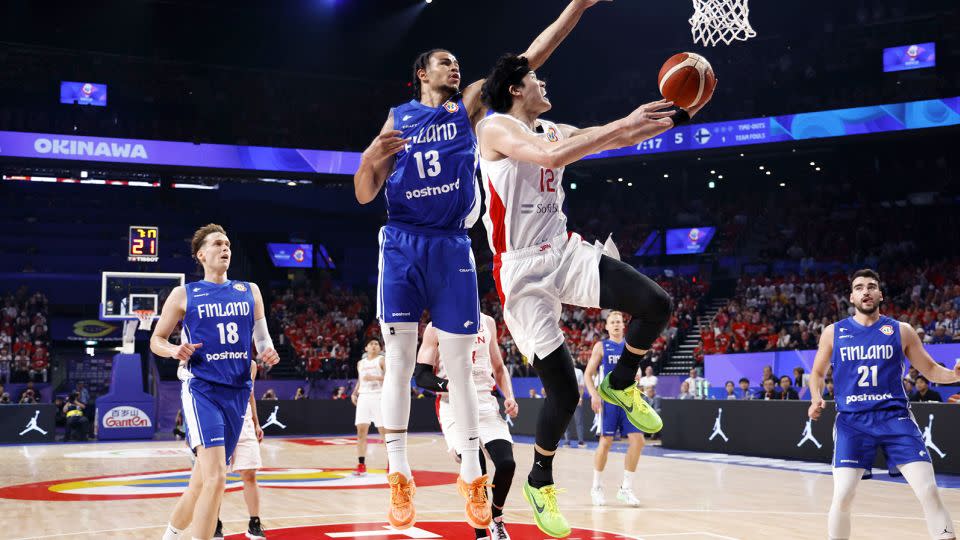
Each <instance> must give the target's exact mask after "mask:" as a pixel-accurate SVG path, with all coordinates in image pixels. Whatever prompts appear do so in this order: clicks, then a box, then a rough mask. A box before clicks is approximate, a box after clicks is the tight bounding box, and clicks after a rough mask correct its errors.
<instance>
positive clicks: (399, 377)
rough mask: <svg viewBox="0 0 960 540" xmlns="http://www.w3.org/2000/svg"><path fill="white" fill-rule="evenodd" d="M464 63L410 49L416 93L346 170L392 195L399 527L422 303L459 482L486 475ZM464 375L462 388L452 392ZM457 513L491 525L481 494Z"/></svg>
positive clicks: (541, 42)
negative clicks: (434, 340)
mask: <svg viewBox="0 0 960 540" xmlns="http://www.w3.org/2000/svg"><path fill="white" fill-rule="evenodd" d="M598 1H600V0H571V2H570V3H569V4H568V5H567V7H566V8H565V9H564V10H563V12H562V13H561V14H560V16H559V17H558V18H557V19H556V20H555V21H554V22H553V23H552V24H550V25H549V26H548V27H547V28H546V29H545V30H544V31H543V32H541V33H540V34H539V35H538V36H537V37H536V38H535V39H534V40H533V42H532V43H531V44H530V46H529V47H528V48H527V50H526V53H525V54H526V55H527V58H528V59H529V61H530V63H531V64H532V65H534V66H540V65H543V63H544V62H545V61H546V60H547V58H549V56H550V55H551V54H552V53H553V51H554V50H555V49H556V48H557V46H558V45H559V44H560V42H562V41H563V40H564V39H565V38H566V37H567V35H568V34H569V33H570V32H571V31H572V30H573V28H574V26H576V25H577V23H578V22H579V20H580V18H581V16H582V15H583V13H584V12H585V11H586V10H587V9H588V8H589V7H591V6H593V5H594V4H596V3H598ZM468 19H470V20H469V21H467V20H464V21H460V22H461V24H463V23H464V22H474V20H475V22H477V23H481V24H482V23H483V22H485V18H484V17H483V15H482V14H480V13H479V12H478V13H477V14H476V15H473V16H471V17H468ZM467 35H468V34H466V33H465V34H464V36H467ZM467 39H470V38H467ZM460 67H461V66H460V63H459V61H458V60H457V58H456V56H454V55H453V54H452V53H451V52H450V51H447V50H444V49H431V50H429V51H426V52H424V53H422V54H420V55H419V56H418V57H417V59H416V61H415V62H414V65H413V81H412V87H413V90H414V96H415V99H414V100H411V101H410V102H408V103H403V104H400V105H398V106H396V107H394V108H392V109H390V112H389V113H388V115H387V119H386V121H385V122H384V124H383V126H382V127H381V129H380V134H379V135H378V136H377V137H376V138H374V139H373V141H372V142H371V143H370V146H368V147H367V148H366V150H364V152H363V155H362V156H361V159H360V164H359V167H358V168H357V172H356V174H354V177H353V183H354V189H355V193H356V197H357V201H358V202H359V203H360V204H367V203H369V202H371V201H373V200H374V199H376V198H377V195H378V194H379V193H380V191H381V189H382V190H383V191H384V195H385V197H386V200H387V202H388V205H387V206H388V212H387V214H388V220H387V223H386V225H385V226H384V227H383V228H382V229H381V231H380V259H379V270H380V271H379V277H378V287H377V300H378V302H377V304H378V309H377V315H378V319H379V321H380V326H381V328H382V330H383V340H384V347H385V349H386V366H387V370H386V376H385V378H384V382H383V399H382V407H383V421H384V426H383V427H384V429H383V430H381V432H382V433H383V440H384V444H385V445H386V447H387V461H388V464H389V471H390V473H389V474H388V475H387V481H388V482H389V485H390V507H389V509H388V512H387V519H388V521H389V523H390V525H392V526H393V527H394V528H397V529H406V528H409V527H412V526H413V525H414V524H415V523H416V508H415V506H414V502H413V499H414V496H415V493H416V479H415V478H413V477H412V472H411V470H410V463H409V461H408V459H407V425H408V423H409V421H410V388H409V387H410V377H411V375H412V374H413V370H414V368H415V366H416V355H417V337H418V333H419V328H418V326H417V324H418V322H419V320H420V316H421V315H422V313H423V312H424V311H425V310H428V311H430V316H431V318H432V321H433V323H434V326H435V327H436V328H437V329H438V332H439V336H440V348H441V349H442V350H444V356H445V358H446V361H447V374H448V375H449V376H450V383H451V384H452V385H453V391H452V392H451V399H452V400H453V401H454V402H455V403H456V407H455V411H454V413H455V414H456V415H457V423H458V424H460V426H461V427H462V428H463V429H462V430H461V433H462V434H463V437H464V441H463V443H462V448H461V450H462V454H463V459H462V461H461V463H460V477H459V478H458V479H457V487H458V491H459V492H460V493H463V494H470V493H474V492H477V489H475V487H478V486H480V485H482V484H484V483H486V482H487V480H488V479H487V478H484V477H482V475H481V474H480V459H479V452H480V448H479V445H478V440H479V438H478V436H477V433H478V427H477V425H476V420H477V407H478V405H477V401H476V389H475V388H474V386H473V382H472V378H471V377H470V375H469V371H470V350H471V347H472V346H473V341H474V337H475V335H476V334H475V331H474V330H475V329H476V327H477V324H478V321H479V317H480V300H479V295H478V293H477V280H476V268H475V264H474V259H473V252H472V250H471V246H470V239H469V236H468V235H467V231H468V229H470V228H471V227H472V226H473V224H474V222H475V221H476V219H477V217H478V215H479V213H480V190H479V186H478V185H477V184H476V181H475V180H474V178H475V176H476V168H477V164H476V146H477V145H476V136H475V133H476V130H475V126H476V125H477V122H479V121H480V119H481V118H483V117H484V116H485V115H486V113H487V108H486V106H485V105H484V104H483V102H482V100H481V99H480V90H481V86H482V81H474V82H473V83H471V84H468V85H466V86H465V87H461V71H460ZM425 160H426V161H425ZM461 385H462V388H463V391H458V389H459V388H461ZM464 515H465V517H466V521H467V522H468V523H470V524H471V525H473V526H474V527H476V528H484V527H488V526H489V525H490V520H491V511H490V508H489V506H488V507H483V506H482V505H481V504H480V502H479V501H474V500H467V501H466V504H465V506H464Z"/></svg>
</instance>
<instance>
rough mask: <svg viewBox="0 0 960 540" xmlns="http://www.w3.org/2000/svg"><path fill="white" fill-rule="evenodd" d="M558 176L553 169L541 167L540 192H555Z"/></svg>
mask: <svg viewBox="0 0 960 540" xmlns="http://www.w3.org/2000/svg"><path fill="white" fill-rule="evenodd" d="M554 180H556V178H555V177H554V175H553V169H542V168H541V169H540V193H543V192H548V193H553V192H555V191H557V188H555V187H553V182H554Z"/></svg>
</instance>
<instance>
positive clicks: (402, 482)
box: [387, 472, 417, 529]
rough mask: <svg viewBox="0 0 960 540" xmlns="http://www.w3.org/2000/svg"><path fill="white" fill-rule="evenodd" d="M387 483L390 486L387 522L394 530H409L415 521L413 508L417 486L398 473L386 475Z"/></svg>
mask: <svg viewBox="0 0 960 540" xmlns="http://www.w3.org/2000/svg"><path fill="white" fill-rule="evenodd" d="M387 483H388V484H390V511H389V512H388V513H387V520H388V521H389V522H390V526H391V527H393V528H394V529H409V528H410V527H412V526H413V524H414V523H416V521H417V510H416V509H415V508H414V507H413V496H414V494H416V492H417V484H416V483H414V481H413V478H411V479H409V480H407V477H406V476H404V475H403V473H399V472H395V473H390V474H388V475H387Z"/></svg>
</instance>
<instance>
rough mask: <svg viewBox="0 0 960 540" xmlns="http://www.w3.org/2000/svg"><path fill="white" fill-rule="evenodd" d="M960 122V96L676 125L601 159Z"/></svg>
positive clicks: (599, 156) (598, 155)
mask: <svg viewBox="0 0 960 540" xmlns="http://www.w3.org/2000/svg"><path fill="white" fill-rule="evenodd" d="M955 125H960V97H953V98H945V99H929V100H925V101H912V102H909V103H895V104H891V105H874V106H870V107H855V108H852V109H837V110H833V111H818V112H810V113H802V114H788V115H783V116H771V117H769V118H748V119H746V120H732V121H729V122H714V123H711V124H692V125H687V126H680V127H678V128H674V129H671V130H670V131H668V132H666V133H664V134H663V135H660V136H659V137H654V138H652V139H648V140H646V141H643V142H642V143H640V144H638V145H637V146H628V147H626V148H619V149H617V150H607V151H605V152H600V153H599V154H593V155H591V156H587V157H586V158H585V159H603V158H612V157H623V156H637V155H646V154H662V153H665V152H679V151H685V150H705V149H709V148H725V147H730V146H745V145H751V144H766V143H778V142H789V141H801V140H804V139H820V138H824V137H846V136H850V135H866V134H870V133H885V132H890V131H903V130H907V129H923V128H931V127H943V126H955Z"/></svg>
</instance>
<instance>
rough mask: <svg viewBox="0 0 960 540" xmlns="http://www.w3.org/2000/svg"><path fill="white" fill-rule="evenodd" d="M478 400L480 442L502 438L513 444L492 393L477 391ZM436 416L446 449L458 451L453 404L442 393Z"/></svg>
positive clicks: (508, 429) (482, 443)
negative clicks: (445, 442)
mask: <svg viewBox="0 0 960 540" xmlns="http://www.w3.org/2000/svg"><path fill="white" fill-rule="evenodd" d="M478 401H479V402H480V444H481V445H484V444H487V443H488V442H490V441H495V440H497V439H503V440H505V441H509V442H510V443H511V444H513V437H511V436H510V428H509V427H508V426H507V421H506V420H504V419H503V417H502V416H500V404H499V403H498V402H497V398H495V397H494V396H493V394H490V393H487V392H478ZM437 416H438V417H439V419H440V430H441V431H443V438H444V440H445V441H447V450H452V451H454V452H456V453H459V450H457V447H458V446H459V444H460V443H459V437H460V435H459V434H458V433H457V426H456V422H455V420H454V418H453V406H452V405H450V401H449V399H447V396H446V395H444V396H443V397H441V398H439V405H438V407H437Z"/></svg>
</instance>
